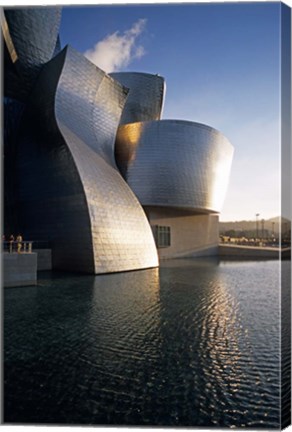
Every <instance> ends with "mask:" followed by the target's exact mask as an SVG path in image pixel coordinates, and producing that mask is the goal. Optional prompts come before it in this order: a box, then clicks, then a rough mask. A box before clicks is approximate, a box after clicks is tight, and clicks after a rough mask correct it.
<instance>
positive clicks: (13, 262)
mask: <svg viewBox="0 0 292 432" xmlns="http://www.w3.org/2000/svg"><path fill="white" fill-rule="evenodd" d="M3 275H4V287H17V286H28V285H36V283H37V254H36V253H19V254H18V253H11V254H10V253H6V252H5V253H4V254H3Z"/></svg>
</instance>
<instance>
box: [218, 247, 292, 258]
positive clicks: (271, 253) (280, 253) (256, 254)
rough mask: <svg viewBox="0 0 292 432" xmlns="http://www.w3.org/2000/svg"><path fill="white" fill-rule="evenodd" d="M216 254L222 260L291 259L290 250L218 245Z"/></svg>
mask: <svg viewBox="0 0 292 432" xmlns="http://www.w3.org/2000/svg"><path fill="white" fill-rule="evenodd" d="M218 254H219V257H224V258H249V259H286V258H290V257H291V248H290V247H288V248H277V247H265V246H264V247H262V246H242V245H230V244H220V245H219V250H218Z"/></svg>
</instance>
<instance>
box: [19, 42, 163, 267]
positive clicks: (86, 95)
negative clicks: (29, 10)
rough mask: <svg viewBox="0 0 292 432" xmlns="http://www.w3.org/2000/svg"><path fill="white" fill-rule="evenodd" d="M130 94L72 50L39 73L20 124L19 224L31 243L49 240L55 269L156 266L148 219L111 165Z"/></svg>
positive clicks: (155, 255) (55, 59)
mask: <svg viewBox="0 0 292 432" xmlns="http://www.w3.org/2000/svg"><path fill="white" fill-rule="evenodd" d="M126 95H127V90H126V89H125V88H124V87H123V86H122V85H121V84H119V83H118V82H116V81H115V80H114V79H113V78H111V77H109V76H108V75H106V74H105V73H104V72H103V71H101V70H100V69H98V68H97V67H96V66H94V65H93V64H92V63H91V62H89V61H88V60H87V59H85V57H84V56H82V55H81V54H79V53H78V52H76V51H75V50H74V49H72V48H71V47H67V48H65V49H64V50H63V51H61V53H60V54H58V55H57V56H56V57H55V58H54V59H53V60H51V61H50V62H49V63H48V64H47V65H45V66H44V68H43V70H42V72H41V74H40V77H39V80H38V83H37V85H36V87H35V89H34V92H33V94H32V96H31V101H32V106H33V108H32V109H31V111H30V112H29V113H28V114H27V117H26V119H24V123H23V124H24V130H23V132H22V146H21V150H20V153H21V154H20V158H19V175H20V176H21V179H22V180H21V185H20V197H21V198H20V199H21V209H22V210H21V220H22V224H23V226H24V227H25V232H26V235H27V236H28V237H29V238H37V239H40V240H45V239H47V240H51V242H52V245H53V267H54V268H61V269H71V270H72V269H74V270H81V271H86V272H93V273H108V272H116V271H125V270H133V269H140V268H147V267H155V266H157V265H158V258H157V252H156V248H155V244H154V240H153V236H152V232H151V229H150V226H149V224H148V221H147V219H146V216H145V214H144V212H143V209H142V207H141V205H140V204H139V202H138V200H137V198H136V197H135V196H134V194H133V192H132V191H131V190H130V188H129V187H128V185H127V184H126V182H125V181H124V179H123V178H122V176H121V175H120V173H119V172H118V170H117V167H116V165H115V162H114V140H115V135H116V130H117V127H118V124H119V120H120V115H121V112H122V109H123V105H124V102H125V98H126ZM32 122H33V124H34V128H31V124H32Z"/></svg>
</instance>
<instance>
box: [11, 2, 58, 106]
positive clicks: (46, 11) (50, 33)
mask: <svg viewBox="0 0 292 432" xmlns="http://www.w3.org/2000/svg"><path fill="white" fill-rule="evenodd" d="M60 21H61V8H60V7H26V8H11V9H10V8H5V9H4V16H2V32H3V35H4V40H5V53H6V54H5V73H6V75H9V77H6V79H5V94H6V95H7V96H11V97H17V98H19V97H21V98H22V99H24V98H25V97H26V96H27V94H28V93H29V92H30V90H31V88H32V85H33V84H34V82H35V80H36V78H37V75H38V73H39V71H40V68H41V66H42V65H43V64H44V63H46V62H48V61H49V60H50V59H51V58H52V57H53V55H54V51H55V48H56V44H57V38H58V32H59V26H60ZM7 78H8V79H7Z"/></svg>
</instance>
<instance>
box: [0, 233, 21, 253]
mask: <svg viewBox="0 0 292 432" xmlns="http://www.w3.org/2000/svg"><path fill="white" fill-rule="evenodd" d="M2 241H3V245H4V249H5V245H6V244H8V245H9V247H8V252H9V253H12V252H14V245H16V246H17V253H21V250H22V244H23V239H22V235H21V234H18V235H17V237H16V240H15V237H14V235H13V234H11V236H10V237H9V241H8V242H7V241H6V238H5V235H3V236H2Z"/></svg>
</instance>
